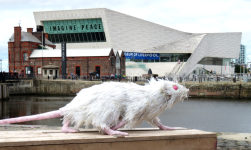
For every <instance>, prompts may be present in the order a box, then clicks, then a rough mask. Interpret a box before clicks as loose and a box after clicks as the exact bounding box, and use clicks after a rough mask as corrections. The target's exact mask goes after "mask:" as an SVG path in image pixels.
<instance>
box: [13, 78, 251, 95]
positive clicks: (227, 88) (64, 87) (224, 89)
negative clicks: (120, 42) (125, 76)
mask: <svg viewBox="0 0 251 150" xmlns="http://www.w3.org/2000/svg"><path fill="white" fill-rule="evenodd" d="M101 83H102V82H101V81H81V80H45V79H26V80H25V79H23V80H20V82H18V83H13V85H12V86H9V94H11V95H19V94H41V95H76V93H78V92H79V91H80V90H81V89H83V88H88V87H91V86H93V85H96V84H101ZM136 83H137V84H140V85H144V82H136ZM185 86H186V87H187V88H189V87H190V88H189V90H190V92H189V96H191V97H198V98H202V97H204V98H241V99H245V98H246V99H248V98H251V83H242V82H239V83H230V82H228V83H227V82H204V83H197V84H194V83H191V82H187V83H186V84H185ZM191 86H192V87H191Z"/></svg>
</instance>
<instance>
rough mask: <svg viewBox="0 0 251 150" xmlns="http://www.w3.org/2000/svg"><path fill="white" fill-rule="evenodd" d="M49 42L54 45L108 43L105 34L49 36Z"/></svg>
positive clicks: (89, 33)
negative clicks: (64, 43)
mask: <svg viewBox="0 0 251 150" xmlns="http://www.w3.org/2000/svg"><path fill="white" fill-rule="evenodd" d="M49 41H51V42H53V43H61V42H66V43H90V42H106V38H105V33H104V32H87V33H62V34H49Z"/></svg>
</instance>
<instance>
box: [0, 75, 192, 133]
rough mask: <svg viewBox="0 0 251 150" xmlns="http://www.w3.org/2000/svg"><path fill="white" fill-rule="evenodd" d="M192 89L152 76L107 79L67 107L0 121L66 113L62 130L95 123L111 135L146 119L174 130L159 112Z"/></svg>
mask: <svg viewBox="0 0 251 150" xmlns="http://www.w3.org/2000/svg"><path fill="white" fill-rule="evenodd" d="M188 92H189V90H188V89H187V88H185V87H184V86H182V85H180V84H178V83H174V82H171V81H165V80H159V81H155V80H154V79H153V78H152V79H151V80H150V81H149V85H145V86H140V85H137V84H135V83H121V82H106V83H102V84H100V85H94V86H92V87H90V88H85V89H82V90H81V91H80V92H79V93H78V94H77V96H76V97H75V98H74V99H73V100H72V101H71V102H70V103H69V104H67V105H66V106H65V107H63V108H60V109H59V110H56V111H52V112H47V113H43V114H38V115H33V116H24V117H18V118H12V119H4V120H0V124H8V123H18V122H26V121H32V120H43V119H50V118H56V117H61V116H63V117H64V118H63V127H62V132H78V130H76V129H71V128H69V124H74V125H75V126H74V128H79V127H80V126H82V125H84V126H85V127H86V128H88V127H89V126H90V125H92V126H93V127H94V128H97V129H98V130H99V131H101V130H102V131H104V132H105V133H107V134H109V135H122V136H127V135H128V133H125V132H120V131H116V130H117V129H118V128H120V127H123V126H125V127H126V128H133V127H135V126H139V125H140V124H141V122H142V121H143V120H147V121H148V122H149V123H150V124H151V125H153V126H157V127H159V129H161V130H174V128H172V127H168V126H164V125H162V124H161V123H160V120H159V118H158V116H159V115H160V114H161V113H163V111H164V110H165V109H167V108H171V107H172V106H173V105H174V104H175V103H177V102H178V101H183V100H184V99H185V98H187V97H188Z"/></svg>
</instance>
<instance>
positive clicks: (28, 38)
mask: <svg viewBox="0 0 251 150" xmlns="http://www.w3.org/2000/svg"><path fill="white" fill-rule="evenodd" d="M8 42H14V33H13V34H12V36H11V37H10V39H9V41H8ZM21 42H35V43H41V44H42V42H41V41H40V40H39V39H37V38H36V37H35V36H34V35H32V34H31V33H29V32H24V31H22V32H21ZM45 44H47V45H55V44H53V43H52V42H51V41H49V40H48V39H46V38H45Z"/></svg>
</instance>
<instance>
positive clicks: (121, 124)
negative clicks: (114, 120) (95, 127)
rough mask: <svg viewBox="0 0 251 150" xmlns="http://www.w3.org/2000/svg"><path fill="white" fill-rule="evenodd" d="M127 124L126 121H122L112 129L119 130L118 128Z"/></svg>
mask: <svg viewBox="0 0 251 150" xmlns="http://www.w3.org/2000/svg"><path fill="white" fill-rule="evenodd" d="M125 124H126V122H125V121H120V122H119V124H117V125H116V126H113V127H111V129H112V130H118V128H120V127H123V126H124V125H125Z"/></svg>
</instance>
